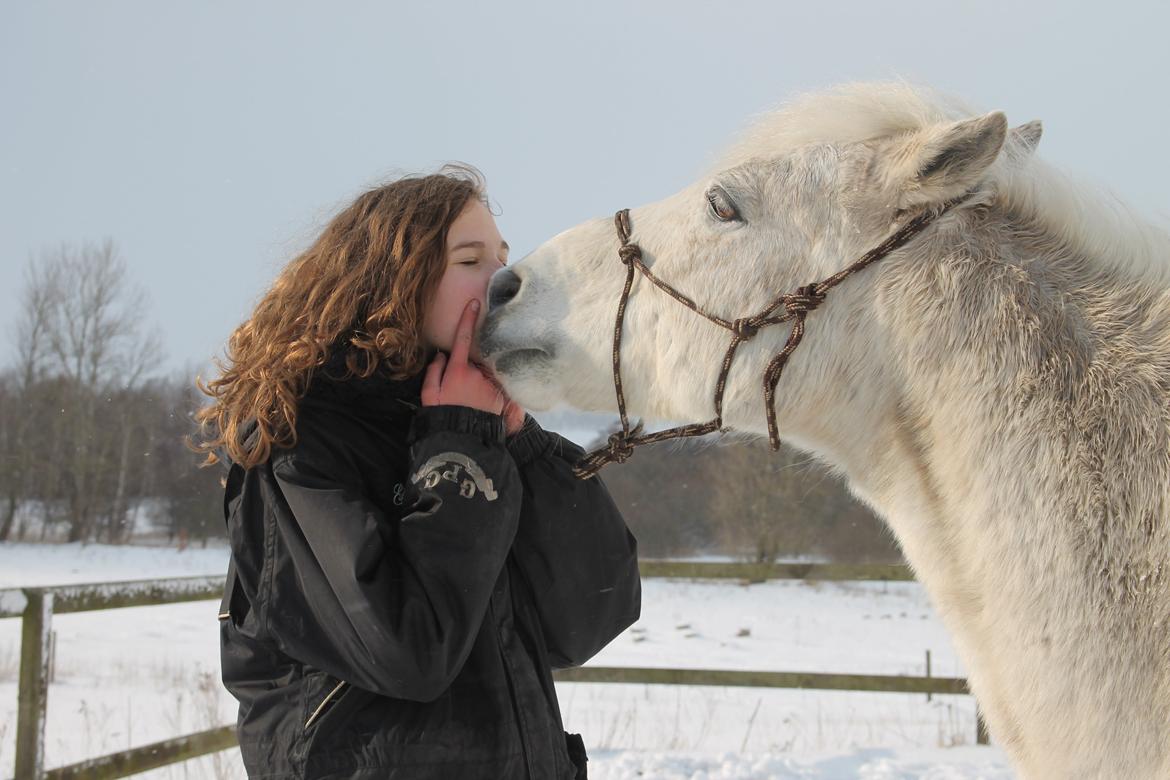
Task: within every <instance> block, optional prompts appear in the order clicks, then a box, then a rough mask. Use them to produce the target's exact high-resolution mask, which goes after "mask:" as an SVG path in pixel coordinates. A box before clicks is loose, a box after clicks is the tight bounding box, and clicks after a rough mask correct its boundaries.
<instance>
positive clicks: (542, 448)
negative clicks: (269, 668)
mask: <svg viewBox="0 0 1170 780" xmlns="http://www.w3.org/2000/svg"><path fill="white" fill-rule="evenodd" d="M508 450H509V451H510V452H511V453H512V457H513V459H514V460H515V462H516V465H517V468H518V469H519V471H520V482H521V484H522V485H523V488H524V500H523V504H522V505H521V509H520V527H519V529H518V531H517V533H516V539H515V542H514V543H513V556H514V558H515V560H516V563H517V564H518V565H519V566H520V569H521V571H522V572H523V573H524V576H525V578H526V579H527V580H528V582H529V585H530V586H531V588H532V592H533V595H534V598H535V600H536V608H537V612H538V613H539V615H540V619H541V625H542V627H543V629H544V635H545V641H546V643H547V645H548V650H549V659H550V662H551V663H552V666H553V667H554V668H565V667H570V666H580V665H581V664H583V663H585V662H586V661H588V660H589V659H590V658H592V657H593V656H594V655H595V654H596V653H597V652H598V651H599V650H601V648H603V647H605V645H606V644H608V643H609V642H610V641H611V640H612V639H613V638H614V637H616V636H617V635H618V634H620V633H621V632H622V631H624V630H625V629H626V628H627V627H629V626H630V625H631V624H632V623H633V622H634V621H636V620H637V619H638V616H639V614H640V612H641V608H642V583H641V579H640V577H639V575H638V550H637V543H636V541H635V540H634V536H633V534H631V533H630V530H629V529H628V528H627V527H626V522H625V520H624V519H623V518H622V515H621V512H619V511H618V508H617V506H616V505H615V504H614V502H613V499H612V498H611V497H610V495H609V491H608V490H607V489H606V487H605V485H604V483H602V481H601V479H600V478H599V477H592V478H590V479H586V480H581V479H578V478H577V477H576V476H574V475H573V465H574V464H575V463H576V462H577V460H578V459H579V458H580V457H581V456H582V455H583V454H584V451H583V450H582V449H581V448H580V447H578V446H577V445H576V444H573V443H572V442H571V441H569V440H568V439H565V438H562V437H561V436H558V435H557V434H555V433H551V432H549V431H545V430H543V429H542V428H541V427H540V425H538V424H537V422H536V421H535V420H534V419H533V418H532V417H531V416H529V417H527V418H526V420H525V423H524V427H523V428H521V430H520V431H519V432H517V433H516V434H515V435H514V436H512V437H511V438H510V439H509V440H508Z"/></svg>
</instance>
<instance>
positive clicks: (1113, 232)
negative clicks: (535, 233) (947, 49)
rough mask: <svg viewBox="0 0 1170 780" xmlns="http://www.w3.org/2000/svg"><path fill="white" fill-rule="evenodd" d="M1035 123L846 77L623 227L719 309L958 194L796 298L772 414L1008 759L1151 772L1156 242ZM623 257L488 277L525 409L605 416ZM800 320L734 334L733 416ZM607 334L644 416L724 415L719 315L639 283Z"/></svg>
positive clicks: (1158, 435) (1161, 613)
mask: <svg viewBox="0 0 1170 780" xmlns="http://www.w3.org/2000/svg"><path fill="white" fill-rule="evenodd" d="M1039 138H1040V125H1039V123H1029V124H1026V125H1022V126H1020V127H1018V128H1015V129H1014V130H1009V129H1008V125H1007V122H1006V120H1005V118H1004V115H1003V114H1002V113H998V112H995V113H990V114H986V115H983V116H971V115H970V114H968V113H967V112H964V111H962V110H961V109H959V108H957V107H956V106H955V105H954V104H950V103H948V102H946V101H943V100H941V99H939V98H938V97H936V96H934V95H932V94H930V93H928V92H926V91H924V90H919V89H914V88H911V87H908V86H905V85H901V84H862V85H854V86H848V87H843V88H839V89H836V90H833V91H830V92H827V93H824V94H816V95H812V96H808V97H806V98H803V99H801V100H799V101H796V102H794V103H793V104H791V105H789V106H787V107H786V108H784V109H782V110H780V111H778V112H776V113H775V114H773V115H770V116H768V117H766V118H765V119H764V120H763V121H761V122H760V123H759V124H758V125H757V126H756V127H755V128H754V129H753V130H751V131H750V132H749V133H748V134H747V135H746V136H745V138H744V139H743V140H742V141H741V142H740V143H739V144H738V145H736V146H735V147H734V148H733V149H732V150H731V152H730V153H729V154H728V155H727V157H726V158H725V159H724V160H723V162H722V163H721V164H720V165H719V166H718V168H717V170H716V171H715V172H714V173H712V174H711V175H709V176H708V177H706V178H704V179H703V180H701V181H699V182H697V183H695V184H693V185H691V186H689V187H687V188H685V189H683V190H682V191H681V192H679V193H677V194H676V195H673V196H671V197H669V198H666V199H665V200H662V201H659V202H657V203H653V204H651V205H647V206H642V207H640V208H635V209H633V210H632V211H631V212H630V226H631V228H632V240H633V241H635V242H636V243H637V244H639V245H640V246H641V248H642V250H643V259H644V262H645V263H646V265H647V266H648V267H649V268H651V269H653V272H654V274H656V275H657V276H658V277H660V278H661V279H663V280H665V281H666V282H668V283H670V284H671V285H673V286H675V287H676V288H677V289H679V290H680V291H682V292H684V293H685V294H687V295H689V296H690V297H691V298H692V299H694V300H695V301H696V302H697V303H698V304H699V305H701V306H702V307H704V308H705V309H706V310H707V311H709V312H711V313H712V314H715V315H717V316H720V317H723V318H726V319H729V320H730V319H734V318H737V317H741V316H745V315H747V314H751V313H755V312H756V311H758V310H759V309H761V308H762V307H763V306H764V305H765V304H766V303H768V302H769V301H770V300H771V299H773V298H774V297H775V296H776V295H778V294H780V293H783V292H786V291H792V290H795V289H796V288H798V287H799V286H802V285H805V284H808V283H810V282H815V281H818V280H820V279H823V278H825V277H826V276H829V275H830V274H832V273H834V272H835V271H837V270H839V269H841V268H842V267H844V266H846V265H848V264H849V263H850V262H851V261H853V260H854V259H856V258H857V257H859V256H861V255H863V254H864V253H865V252H866V251H867V250H869V249H870V248H872V247H874V246H875V245H877V244H879V243H881V241H882V240H883V239H884V238H885V237H887V236H888V235H890V234H891V233H892V232H893V231H894V230H895V229H896V228H897V226H898V225H901V224H904V223H905V222H906V220H908V219H912V218H913V217H914V215H916V214H918V213H921V212H922V211H923V210H931V209H937V208H938V207H940V205H941V204H944V203H946V202H947V201H950V200H951V199H954V198H956V197H957V196H961V195H964V194H966V193H971V195H970V197H969V198H968V199H967V200H966V201H964V202H963V203H961V204H960V205H958V206H956V207H954V208H953V209H951V210H950V211H949V212H947V213H946V214H945V215H943V216H942V217H940V218H939V219H938V220H937V221H935V222H934V223H933V224H931V225H930V226H929V227H928V228H926V230H925V231H924V232H923V233H921V234H920V235H918V236H917V237H915V238H914V239H912V240H911V241H910V242H909V243H908V244H907V245H906V246H905V247H903V248H901V249H899V250H897V251H895V252H893V253H892V254H891V255H889V256H888V257H887V258H886V259H884V260H881V261H879V262H878V263H877V264H876V265H873V266H871V267H869V268H868V269H866V270H864V271H862V272H861V273H859V274H858V275H856V276H854V277H852V278H850V279H848V280H847V281H845V282H844V283H843V284H841V285H840V286H839V287H837V288H836V289H834V290H832V291H831V292H830V293H829V294H828V296H827V300H825V302H824V303H822V304H821V305H820V307H819V308H817V309H816V310H815V311H813V312H811V313H810V314H809V315H808V320H807V329H806V332H805V336H804V343H803V344H802V345H801V347H800V348H799V349H798V350H797V351H796V352H795V353H794V354H793V356H792V358H791V360H790V361H789V363H788V366H787V369H786V371H785V373H784V374H783V376H782V377H781V380H780V383H779V387H778V389H777V392H776V401H775V404H776V412H777V421H778V423H779V429H780V431H781V434H782V436H783V437H784V439H785V440H786V441H788V442H790V443H791V444H794V445H796V446H797V447H800V448H803V449H805V450H808V451H810V452H812V453H815V454H816V455H818V456H819V457H821V458H822V459H824V460H825V461H827V462H828V463H829V464H831V465H832V466H834V467H835V468H837V469H839V470H840V472H841V473H842V474H843V475H844V476H845V477H846V478H847V480H848V483H849V485H850V487H851V489H852V491H853V492H854V493H855V494H856V495H857V496H858V497H859V498H861V499H862V500H864V501H865V502H867V503H868V504H869V505H870V506H872V507H873V508H874V509H875V510H876V511H877V512H878V513H879V514H880V515H881V516H882V517H883V518H885V520H886V522H888V523H889V525H890V527H891V528H892V529H893V531H894V533H895V534H896V535H897V538H898V540H899V542H900V543H901V545H902V549H903V550H904V552H905V555H906V557H907V559H908V560H909V561H910V563H911V565H912V566H913V568H914V571H915V573H916V575H917V576H918V578H919V579H920V580H921V582H922V583H923V584H924V585H925V587H926V588H927V589H928V591H929V592H930V595H931V598H932V600H933V602H934V604H935V606H936V608H937V609H938V611H939V613H940V614H941V615H942V618H943V620H944V621H945V622H946V625H947V626H948V629H949V630H950V632H951V633H952V635H953V637H954V640H955V643H956V646H957V648H958V650H959V652H960V654H961V656H962V658H963V661H964V663H965V665H966V667H967V669H968V670H969V679H970V685H971V689H972V691H973V692H974V694H975V695H976V697H977V698H978V700H979V703H980V706H981V707H982V710H983V712H984V714H985V717H986V720H987V723H988V726H989V728H990V730H991V733H992V736H993V737H994V738H995V740H996V741H997V742H998V743H1000V744H1001V745H1002V746H1003V747H1004V748H1005V749H1006V750H1007V752H1008V753H1009V754H1010V756H1011V757H1012V760H1013V761H1014V763H1015V764H1016V766H1017V768H1018V770H1019V772H1020V773H1021V775H1022V776H1024V777H1026V778H1061V779H1062V780H1063V779H1064V778H1098V777H1109V778H1114V777H1116V778H1155V777H1156V778H1167V777H1170V622H1168V620H1167V618H1168V617H1170V614H1168V613H1170V597H1168V596H1170V594H1168V590H1167V588H1168V583H1170V570H1167V569H1170V567H1168V566H1167V564H1168V562H1170V527H1168V520H1170V517H1168V515H1167V499H1168V488H1170V236H1168V235H1167V234H1166V233H1165V232H1163V231H1162V230H1160V229H1158V228H1156V227H1153V226H1150V225H1148V224H1144V223H1142V222H1141V221H1139V220H1137V219H1135V218H1134V217H1132V216H1130V215H1129V212H1127V211H1126V210H1125V209H1124V208H1121V207H1118V206H1116V205H1113V204H1111V203H1107V202H1105V201H1103V200H1101V199H1099V198H1096V197H1091V196H1089V195H1087V194H1086V193H1085V192H1084V191H1082V190H1079V189H1078V188H1076V187H1074V186H1072V185H1071V184H1069V183H1068V182H1067V181H1065V180H1063V179H1062V178H1061V177H1059V176H1058V175H1056V174H1055V173H1054V172H1052V171H1051V170H1049V169H1047V168H1046V167H1045V166H1044V165H1043V164H1042V163H1041V162H1039V161H1038V160H1036V159H1035V155H1034V154H1033V150H1034V149H1035V147H1036V145H1037V143H1038V141H1039ZM1114 142H1117V139H1114ZM619 205H626V204H615V207H616V206H619ZM617 248H618V237H617V234H616V233H615V232H614V226H613V221H612V220H611V219H608V218H606V219H598V220H594V221H590V222H586V223H584V224H582V225H579V226H577V227H574V228H572V229H570V230H568V231H566V232H564V233H562V234H560V235H559V236H557V237H555V238H553V239H552V240H550V241H548V242H547V243H546V244H544V245H543V246H541V247H540V248H538V249H537V250H536V251H535V252H533V253H532V254H531V255H530V256H528V257H527V258H525V259H524V260H523V261H521V262H520V263H518V264H517V265H516V266H514V267H513V268H511V269H508V270H504V271H501V272H500V273H499V274H498V275H497V277H496V278H495V279H494V280H493V286H492V291H491V299H492V310H491V312H490V314H489V316H488V318H487V320H486V322H485V327H484V329H483V332H482V343H481V350H482V352H483V354H484V356H485V358H486V359H487V361H488V363H489V364H490V365H491V366H492V367H493V368H494V369H495V370H496V372H497V373H498V374H499V375H500V376H501V378H502V379H503V381H504V383H505V385H506V388H507V390H508V392H509V393H510V394H511V395H512V396H513V397H514V398H515V399H517V400H518V401H519V402H520V403H521V404H523V405H525V406H527V407H529V408H533V409H542V408H547V407H549V406H550V405H553V404H554V403H556V402H559V401H567V402H569V403H570V404H572V405H574V406H576V407H579V408H582V409H586V410H597V411H613V409H614V404H615V393H614V385H613V379H612V376H613V375H612V367H611V361H612V354H611V353H612V349H611V334H612V329H613V323H614V315H615V309H616V306H617V301H618V298H619V295H620V292H621V288H622V285H623V282H624V277H625V267H624V266H623V265H622V263H621V262H620V261H619V259H618V254H617ZM788 329H789V326H788V325H779V326H772V327H769V328H766V329H764V330H763V331H761V332H760V334H759V335H757V336H756V337H755V338H754V339H753V340H751V341H749V342H747V343H745V344H743V346H742V347H741V348H740V351H739V354H738V356H737V357H736V358H735V361H734V363H733V365H732V368H731V373H730V379H729V382H728V386H727V392H726V400H725V404H724V415H723V420H724V424H725V425H726V426H728V427H729V428H731V429H734V430H737V431H742V432H747V433H756V434H763V433H764V432H765V430H766V428H765V416H764V406H763V401H762V383H761V377H762V375H763V372H764V369H765V366H766V365H767V364H768V362H769V361H770V360H771V359H772V357H773V356H774V355H775V354H776V353H777V352H778V351H779V350H780V349H781V346H782V345H783V343H784V340H785V338H786V337H787V335H788ZM623 333H624V342H623V346H622V355H621V367H622V373H623V379H624V386H625V395H626V398H627V401H628V405H629V409H630V411H631V413H632V414H633V415H639V416H640V415H644V416H646V417H648V418H652V419H688V420H697V421H703V420H708V419H710V418H712V417H713V416H714V411H713V409H712V395H713V388H714V384H715V381H716V378H717V375H718V373H719V367H720V362H721V360H722V358H723V354H724V351H725V350H726V348H727V343H728V336H729V334H728V333H727V332H726V331H725V330H722V329H720V328H718V327H716V326H714V325H712V324H711V323H709V322H707V321H706V320H704V319H702V318H700V317H698V316H697V315H695V314H694V313H692V312H690V311H688V310H687V309H685V308H684V307H683V306H681V305H679V304H678V303H677V302H676V301H674V300H672V299H671V298H670V297H668V296H667V295H665V294H663V293H662V292H660V291H658V290H656V289H655V288H653V287H652V286H651V285H650V284H649V283H648V282H647V280H646V279H642V278H639V279H637V280H636V281H635V283H634V286H633V291H632V294H631V296H630V299H629V306H628V310H627V312H626V318H625V326H624V331H623ZM642 456H643V457H645V454H642ZM727 478H728V479H734V475H727ZM647 489H648V490H650V491H653V490H654V489H656V486H654V485H649V486H647ZM662 489H665V487H663V488H662Z"/></svg>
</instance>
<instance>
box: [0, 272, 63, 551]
mask: <svg viewBox="0 0 1170 780" xmlns="http://www.w3.org/2000/svg"><path fill="white" fill-rule="evenodd" d="M60 270H61V269H60V267H59V266H57V265H55V264H52V263H42V264H38V263H36V262H34V261H32V260H30V261H29V263H28V265H27V266H26V267H25V293H24V298H23V299H22V301H21V308H20V316H19V320H18V321H17V324H16V328H15V330H14V331H13V333H14V336H13V338H14V341H15V344H14V346H15V347H16V355H17V358H16V365H15V367H14V369H13V371H12V372H11V373H10V374H9V375H8V376H7V377H6V378H5V383H4V385H5V386H4V393H3V398H2V401H0V420H2V423H0V424H2V425H3V437H2V449H0V452H3V458H4V467H3V469H0V482H2V484H3V490H4V515H3V519H2V520H0V542H3V541H7V540H8V539H9V538H10V536H11V535H12V528H13V523H14V520H15V518H16V511H17V508H18V506H19V504H20V501H21V499H22V498H23V497H26V496H28V495H29V494H30V493H31V492H32V490H33V485H32V483H33V481H34V479H35V476H36V474H35V472H36V469H35V455H34V452H35V451H34V448H33V446H32V443H31V442H30V441H29V432H30V427H29V426H30V423H31V421H32V419H33V415H32V414H31V413H30V409H29V406H30V404H31V403H32V401H33V391H34V388H35V387H36V385H37V384H38V382H39V381H40V380H41V377H42V374H43V372H44V367H45V362H46V358H47V356H48V353H49V344H50V339H51V334H50V331H51V329H52V327H53V320H54V312H55V310H56V308H57V306H58V303H59V301H60V297H61V279H60Z"/></svg>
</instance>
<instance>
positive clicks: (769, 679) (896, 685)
mask: <svg viewBox="0 0 1170 780" xmlns="http://www.w3.org/2000/svg"><path fill="white" fill-rule="evenodd" d="M640 568H641V571H642V576H643V577H644V578H650V577H673V578H687V579H691V578H695V579H735V580H740V581H748V582H763V581H765V580H773V579H795V580H816V581H842V580H866V581H874V580H879V581H908V580H913V575H911V573H910V571H909V570H908V569H907V568H906V567H905V566H896V565H893V566H848V565H838V564H748V563H706V562H690V561H653V560H646V561H642V562H641V564H640ZM222 594H223V577H219V576H216V577H181V578H175V579H166V580H141V581H134V582H111V583H100V584H94V585H65V586H56V587H43V588H19V589H10V590H0V618H16V617H18V618H21V619H22V624H21V648H20V681H19V692H18V708H17V721H16V765H15V771H16V780H66V779H67V778H69V779H73V778H87V780H105V779H106V778H117V777H127V776H129V775H134V774H138V773H140V772H145V771H148V770H150V769H157V768H159V767H164V766H167V765H169V764H174V763H178V762H180V761H186V760H187V759H191V758H196V757H198V756H202V755H207V754H209V753H216V752H218V751H220V750H226V749H228V748H231V747H234V746H235V745H236V730H235V726H234V725H230V726H221V727H219V728H214V729H209V730H207V731H202V732H199V733H196V734H186V735H184V736H181V737H176V738H174V739H168V740H164V741H162V742H156V743H154V744H151V745H143V746H142V747H137V748H133V749H131V750H125V751H122V752H119V753H114V754H111V755H108V756H102V757H101V758H94V759H89V760H87V761H82V762H80V763H76V764H71V765H69V766H64V767H59V768H56V769H49V770H46V769H45V767H44V764H45V754H44V751H45V748H44V733H45V713H46V710H47V707H48V691H49V654H50V648H51V643H50V637H51V633H50V631H51V627H52V620H53V615H54V614H67V613H71V612H86V611H92V610H102V609H118V608H122V607H141V606H151V605H158V604H177V603H181V602H187V601H203V600H210V599H219V598H221V596H222ZM555 678H556V679H557V680H558V681H560V682H601V683H635V684H646V685H718V686H750V687H766V688H803V689H810V690H848V691H882V692H896V693H921V694H927V695H928V696H929V695H931V694H936V693H937V694H965V693H967V686H966V681H965V680H963V679H961V678H954V677H931V676H930V674H929V668H928V670H927V676H925V677H908V676H901V675H864V674H821V673H810V672H755V671H728V670H711V669H650V668H629V669H627V668H613V667H598V666H587V667H581V668H578V669H565V670H561V671H559V672H557V673H556V674H555ZM976 741H977V742H978V743H980V744H986V743H987V733H986V731H985V730H984V728H983V721H982V719H981V718H978V717H977V734H976Z"/></svg>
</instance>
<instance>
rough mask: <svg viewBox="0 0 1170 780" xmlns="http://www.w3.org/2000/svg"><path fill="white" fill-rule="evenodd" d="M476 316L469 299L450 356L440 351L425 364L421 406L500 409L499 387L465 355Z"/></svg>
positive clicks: (502, 399)
mask: <svg viewBox="0 0 1170 780" xmlns="http://www.w3.org/2000/svg"><path fill="white" fill-rule="evenodd" d="M478 316H479V301H478V300H475V299H472V300H471V301H470V302H469V303H468V305H467V306H466V307H464V309H463V316H462V317H460V318H459V326H458V328H456V330H455V343H454V345H453V346H452V347H451V357H450V359H448V358H447V356H446V355H444V354H443V353H442V352H440V353H439V354H437V355H435V358H434V360H432V361H431V364H430V365H429V366H427V374H426V376H425V377H424V378H423V386H422V404H423V406H441V405H451V406H469V407H471V408H472V409H479V410H481V411H484V412H491V413H492V414H502V413H503V412H504V402H505V396H504V393H503V391H502V390H500V388H499V387H498V386H497V385H496V384H495V382H493V381H492V380H491V379H490V378H488V377H487V376H486V375H484V373H483V371H481V370H480V368H479V366H476V365H475V364H474V363H469V362H468V359H467V356H468V355H469V354H470V353H471V337H472V334H473V333H474V331H475V320H476V318H477V317H478ZM521 421H523V418H521Z"/></svg>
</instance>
